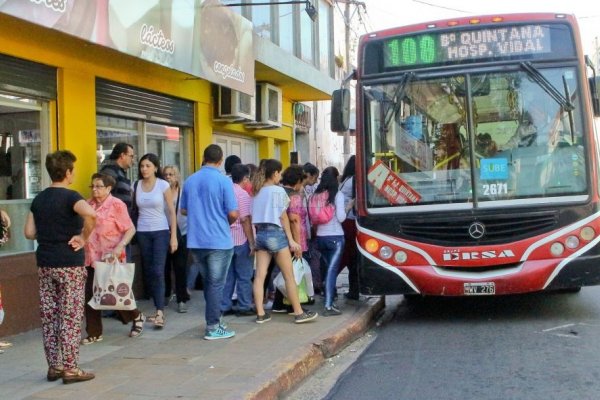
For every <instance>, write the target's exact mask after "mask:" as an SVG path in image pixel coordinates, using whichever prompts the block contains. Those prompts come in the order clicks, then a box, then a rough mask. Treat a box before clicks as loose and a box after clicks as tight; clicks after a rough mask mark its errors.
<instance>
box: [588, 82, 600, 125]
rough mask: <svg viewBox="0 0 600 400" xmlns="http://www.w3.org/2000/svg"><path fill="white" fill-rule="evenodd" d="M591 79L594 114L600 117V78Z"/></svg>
mask: <svg viewBox="0 0 600 400" xmlns="http://www.w3.org/2000/svg"><path fill="white" fill-rule="evenodd" d="M589 81H590V92H591V93H592V107H593V108H594V116H595V117H600V78H598V77H592V78H590V79H589Z"/></svg>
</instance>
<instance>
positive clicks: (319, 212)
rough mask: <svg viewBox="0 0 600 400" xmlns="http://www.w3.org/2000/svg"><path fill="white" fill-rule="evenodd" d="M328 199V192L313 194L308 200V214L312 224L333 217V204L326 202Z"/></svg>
mask: <svg viewBox="0 0 600 400" xmlns="http://www.w3.org/2000/svg"><path fill="white" fill-rule="evenodd" d="M327 200H329V192H328V191H324V192H321V193H315V194H313V195H312V196H311V197H310V199H309V200H308V216H309V218H310V222H311V223H312V224H313V225H322V224H326V223H328V222H329V221H331V219H332V218H333V215H334V214H335V205H333V204H330V203H328V202H327Z"/></svg>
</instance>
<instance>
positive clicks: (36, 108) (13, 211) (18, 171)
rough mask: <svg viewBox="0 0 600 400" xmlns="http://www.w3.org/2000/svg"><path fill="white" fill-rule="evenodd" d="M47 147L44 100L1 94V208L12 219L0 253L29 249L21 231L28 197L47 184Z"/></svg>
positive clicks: (47, 136) (46, 121) (27, 210)
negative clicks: (9, 234)
mask: <svg viewBox="0 0 600 400" xmlns="http://www.w3.org/2000/svg"><path fill="white" fill-rule="evenodd" d="M48 148H49V134H48V106H47V103H44V102H40V101H37V100H35V99H32V98H26V97H22V96H14V95H9V94H0V208H2V209H3V210H5V211H6V212H7V213H8V214H9V216H10V218H11V221H12V226H11V239H10V240H9V241H8V243H6V244H5V245H4V246H3V247H2V248H0V255H4V254H10V253H17V252H24V251H32V250H33V249H34V242H32V241H30V240H27V239H25V237H24V236H23V235H22V233H21V232H23V226H24V225H25V218H26V217H27V213H28V212H29V207H30V205H31V200H32V199H33V198H34V197H35V196H36V195H37V194H38V193H39V192H40V191H41V190H42V189H43V188H45V187H47V186H48V185H49V184H50V178H49V177H48V174H47V173H46V170H45V167H44V160H45V157H46V154H47V153H48Z"/></svg>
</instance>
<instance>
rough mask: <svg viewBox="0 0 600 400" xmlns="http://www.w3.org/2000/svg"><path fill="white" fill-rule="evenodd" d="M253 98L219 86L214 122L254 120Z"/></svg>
mask: <svg viewBox="0 0 600 400" xmlns="http://www.w3.org/2000/svg"><path fill="white" fill-rule="evenodd" d="M255 107H256V105H255V102H254V97H253V96H250V95H249V94H246V93H242V92H239V91H237V90H233V89H229V88H227V87H225V86H219V98H218V102H217V107H216V110H215V111H216V112H215V116H214V118H213V120H214V121H227V122H244V121H252V120H254V114H255Z"/></svg>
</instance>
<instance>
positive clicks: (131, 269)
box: [88, 260, 137, 310]
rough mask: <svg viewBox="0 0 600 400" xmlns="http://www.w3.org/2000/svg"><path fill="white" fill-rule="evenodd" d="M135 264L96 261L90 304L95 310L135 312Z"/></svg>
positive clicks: (116, 261)
mask: <svg viewBox="0 0 600 400" xmlns="http://www.w3.org/2000/svg"><path fill="white" fill-rule="evenodd" d="M134 274H135V264H134V263H121V262H119V261H118V260H114V262H106V261H94V283H93V289H92V290H93V291H92V298H91V300H90V301H89V302H88V304H89V305H90V307H92V308H93V309H95V310H135V309H136V308H137V304H136V302H135V298H134V297H133V290H132V284H133V277H134Z"/></svg>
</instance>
